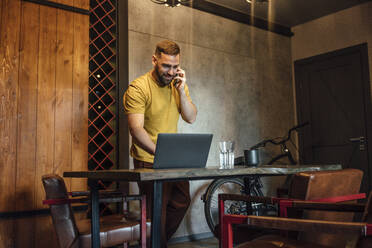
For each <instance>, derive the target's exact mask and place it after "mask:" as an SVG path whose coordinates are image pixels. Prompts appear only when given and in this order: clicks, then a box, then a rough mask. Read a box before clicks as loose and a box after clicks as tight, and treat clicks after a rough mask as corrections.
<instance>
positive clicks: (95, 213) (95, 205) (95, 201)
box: [89, 180, 101, 248]
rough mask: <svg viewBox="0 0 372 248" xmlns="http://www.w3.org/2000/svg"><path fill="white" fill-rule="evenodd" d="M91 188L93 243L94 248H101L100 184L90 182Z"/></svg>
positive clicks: (93, 181)
mask: <svg viewBox="0 0 372 248" xmlns="http://www.w3.org/2000/svg"><path fill="white" fill-rule="evenodd" d="M89 187H90V199H91V207H92V219H91V232H92V236H91V242H92V248H99V247H100V246H101V244H100V237H99V195H98V182H97V181H96V180H90V181H89Z"/></svg>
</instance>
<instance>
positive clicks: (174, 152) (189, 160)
mask: <svg viewBox="0 0 372 248" xmlns="http://www.w3.org/2000/svg"><path fill="white" fill-rule="evenodd" d="M212 137H213V134H196V133H192V134H186V133H160V134H158V140H157V143H156V150H155V157H154V165H153V168H154V169H172V168H204V167H205V165H206V164H207V159H208V154H209V149H210V147H211V142H212Z"/></svg>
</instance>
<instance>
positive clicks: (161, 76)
mask: <svg viewBox="0 0 372 248" xmlns="http://www.w3.org/2000/svg"><path fill="white" fill-rule="evenodd" d="M155 73H156V76H157V77H158V79H159V83H161V84H162V85H169V84H170V83H171V82H172V80H173V78H174V77H172V78H171V79H167V78H165V76H164V75H165V74H161V73H160V70H159V67H158V65H156V66H155Z"/></svg>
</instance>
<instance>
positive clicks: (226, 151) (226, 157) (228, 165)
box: [219, 141, 235, 169]
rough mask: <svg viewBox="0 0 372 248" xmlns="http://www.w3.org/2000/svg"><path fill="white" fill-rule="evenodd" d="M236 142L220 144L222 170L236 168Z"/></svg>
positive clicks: (222, 142)
mask: <svg viewBox="0 0 372 248" xmlns="http://www.w3.org/2000/svg"><path fill="white" fill-rule="evenodd" d="M234 145H235V143H234V141H221V142H219V148H220V169H232V168H234Z"/></svg>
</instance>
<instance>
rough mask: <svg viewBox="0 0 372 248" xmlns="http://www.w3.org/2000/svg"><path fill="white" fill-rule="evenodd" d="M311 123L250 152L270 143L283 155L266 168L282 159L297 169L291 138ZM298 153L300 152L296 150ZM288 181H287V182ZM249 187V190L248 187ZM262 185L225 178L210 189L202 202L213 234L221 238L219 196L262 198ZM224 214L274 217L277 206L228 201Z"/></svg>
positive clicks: (252, 179) (254, 179) (256, 181)
mask: <svg viewBox="0 0 372 248" xmlns="http://www.w3.org/2000/svg"><path fill="white" fill-rule="evenodd" d="M308 124H309V122H305V123H303V124H300V125H297V126H294V127H292V128H291V129H289V130H288V133H287V135H286V136H284V137H277V138H274V139H265V140H263V141H261V142H259V143H257V144H255V145H253V146H252V147H251V148H250V149H249V150H257V149H261V148H263V147H265V146H266V145H267V144H268V143H270V144H272V145H275V146H280V147H281V153H280V154H278V155H277V156H275V157H274V158H272V159H271V160H270V161H269V162H268V163H267V164H268V165H272V164H274V163H279V162H280V161H282V159H283V158H287V159H288V162H285V163H286V164H288V163H289V164H291V165H295V164H296V161H295V159H294V158H293V155H292V153H291V151H290V149H288V146H287V142H288V141H290V142H291V143H292V145H293V146H294V147H295V145H294V143H293V142H292V140H291V135H292V133H293V132H294V131H298V129H301V128H302V127H304V126H306V125H308ZM296 149H297V148H296ZM235 161H240V163H235V164H236V165H241V161H243V158H242V157H239V158H236V160H235ZM287 179H288V177H287ZM287 181H288V180H286V182H287ZM245 185H246V186H245ZM262 187H263V184H262V182H261V179H260V177H259V176H249V177H247V178H245V179H242V178H222V179H215V180H213V181H212V183H211V184H210V185H209V186H208V188H207V190H206V191H205V193H204V194H203V195H202V197H201V198H202V200H203V201H204V214H205V218H206V220H207V224H208V227H209V228H210V230H211V231H212V233H213V234H214V235H215V236H216V237H218V235H217V229H216V226H217V225H218V194H221V193H227V194H249V195H252V196H263V193H262V190H261V189H262ZM225 210H226V211H227V213H229V214H248V212H249V214H254V215H272V214H274V213H276V211H277V210H276V209H275V207H274V206H269V205H263V204H257V203H256V204H252V205H251V206H248V208H247V205H246V203H245V202H240V201H226V202H225Z"/></svg>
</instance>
